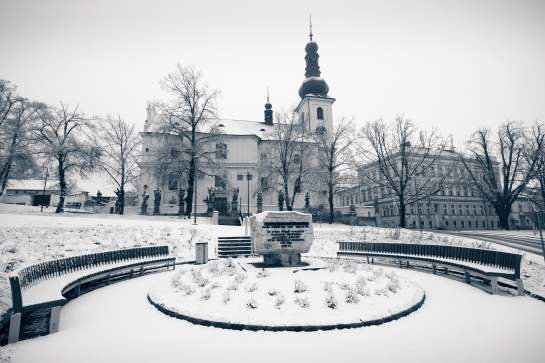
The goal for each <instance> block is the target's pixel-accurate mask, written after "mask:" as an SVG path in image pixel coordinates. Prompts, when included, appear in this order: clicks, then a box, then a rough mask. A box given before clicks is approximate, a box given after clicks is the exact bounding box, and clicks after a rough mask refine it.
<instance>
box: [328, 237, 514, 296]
mask: <svg viewBox="0 0 545 363" xmlns="http://www.w3.org/2000/svg"><path fill="white" fill-rule="evenodd" d="M338 243H339V251H338V252H337V257H341V256H346V257H362V256H366V257H367V262H368V263H369V258H371V262H374V261H373V258H374V257H382V258H391V259H397V260H399V267H400V268H402V267H403V261H406V264H407V266H409V260H411V261H417V262H421V263H428V264H431V266H432V271H433V273H434V274H435V273H436V272H437V267H441V268H443V269H444V271H445V273H447V274H448V272H449V270H448V269H449V268H454V269H458V270H461V271H463V273H464V275H465V281H466V283H468V284H471V276H472V275H473V276H476V277H480V278H482V279H485V280H489V281H490V285H491V286H492V293H493V294H494V293H496V292H497V291H498V281H497V278H498V277H501V278H504V279H508V280H512V281H515V282H516V284H517V291H518V294H519V295H520V296H524V285H523V283H522V279H521V278H520V262H521V259H522V256H521V255H519V254H515V253H507V252H501V251H493V250H484V249H479V248H468V247H458V246H442V245H425V244H407V243H377V242H338Z"/></svg>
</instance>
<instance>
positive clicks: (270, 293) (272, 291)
mask: <svg viewBox="0 0 545 363" xmlns="http://www.w3.org/2000/svg"><path fill="white" fill-rule="evenodd" d="M267 293H268V294H269V295H271V296H276V295H278V294H279V292H278V290H275V289H270V290H269V291H268V292H267Z"/></svg>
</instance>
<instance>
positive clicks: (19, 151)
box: [0, 79, 44, 195]
mask: <svg viewBox="0 0 545 363" xmlns="http://www.w3.org/2000/svg"><path fill="white" fill-rule="evenodd" d="M16 90H17V88H16V87H15V86H14V85H11V84H10V82H8V81H4V80H1V79H0V195H2V194H3V193H4V190H5V188H6V185H7V182H8V180H9V179H23V178H25V177H28V176H31V174H32V173H33V172H34V171H35V169H36V165H35V158H34V152H33V150H32V149H33V146H34V143H33V142H32V134H31V130H32V128H33V127H34V125H35V121H36V118H37V110H38V109H39V108H41V107H44V106H43V105H42V104H40V103H37V102H30V101H28V100H27V99H26V98H23V97H21V96H19V95H18V94H17V92H16Z"/></svg>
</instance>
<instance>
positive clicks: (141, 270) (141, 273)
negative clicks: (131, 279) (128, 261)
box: [140, 266, 144, 276]
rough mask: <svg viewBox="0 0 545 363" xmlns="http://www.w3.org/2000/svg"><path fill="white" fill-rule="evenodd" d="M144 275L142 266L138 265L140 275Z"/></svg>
mask: <svg viewBox="0 0 545 363" xmlns="http://www.w3.org/2000/svg"><path fill="white" fill-rule="evenodd" d="M142 275H144V266H140V276H142Z"/></svg>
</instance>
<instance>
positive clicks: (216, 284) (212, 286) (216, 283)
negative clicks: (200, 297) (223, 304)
mask: <svg viewBox="0 0 545 363" xmlns="http://www.w3.org/2000/svg"><path fill="white" fill-rule="evenodd" d="M220 287H221V283H220V282H219V281H214V282H212V284H210V288H211V289H219V288H220Z"/></svg>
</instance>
